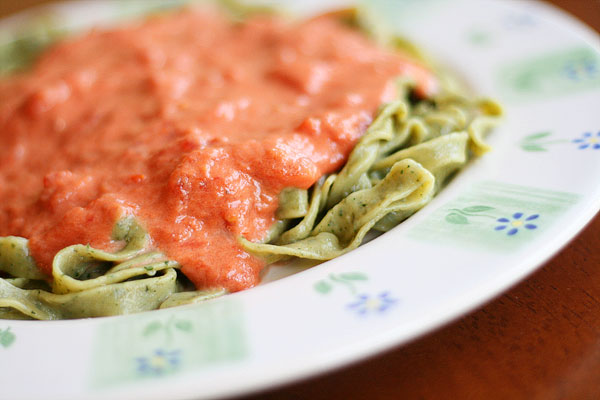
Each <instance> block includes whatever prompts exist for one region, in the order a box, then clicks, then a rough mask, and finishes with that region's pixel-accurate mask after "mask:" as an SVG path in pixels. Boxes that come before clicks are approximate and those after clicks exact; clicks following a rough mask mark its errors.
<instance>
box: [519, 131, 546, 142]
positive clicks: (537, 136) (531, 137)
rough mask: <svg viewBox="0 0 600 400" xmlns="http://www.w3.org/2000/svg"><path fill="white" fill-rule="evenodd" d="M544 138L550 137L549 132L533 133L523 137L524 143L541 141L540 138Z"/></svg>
mask: <svg viewBox="0 0 600 400" xmlns="http://www.w3.org/2000/svg"><path fill="white" fill-rule="evenodd" d="M546 136H550V132H540V133H534V134H531V135H528V136H525V139H524V140H525V141H534V140H537V139H541V138H545V137H546Z"/></svg>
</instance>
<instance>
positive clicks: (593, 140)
mask: <svg viewBox="0 0 600 400" xmlns="http://www.w3.org/2000/svg"><path fill="white" fill-rule="evenodd" d="M573 143H577V144H578V146H577V148H578V149H580V150H584V149H587V148H588V147H591V148H592V149H594V150H598V149H600V131H598V132H596V135H593V134H592V132H585V133H584V134H583V135H582V136H581V137H580V138H579V139H574V140H573Z"/></svg>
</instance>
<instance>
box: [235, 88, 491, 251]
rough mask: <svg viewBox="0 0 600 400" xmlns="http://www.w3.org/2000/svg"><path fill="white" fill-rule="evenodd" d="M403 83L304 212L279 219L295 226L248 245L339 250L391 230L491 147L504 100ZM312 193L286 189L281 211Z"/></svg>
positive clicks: (314, 193) (272, 248)
mask: <svg viewBox="0 0 600 400" xmlns="http://www.w3.org/2000/svg"><path fill="white" fill-rule="evenodd" d="M398 85H399V88H398V93H399V98H398V99H397V100H395V101H392V102H390V103H389V104H386V105H384V106H383V107H382V108H381V109H380V111H379V112H378V114H377V116H376V118H375V119H374V121H373V122H372V123H371V125H370V126H369V128H368V129H367V131H366V133H365V135H364V136H363V137H362V138H361V140H360V141H359V143H358V144H357V145H356V147H355V148H354V150H353V151H352V153H351V154H350V157H349V158H348V161H347V162H346V164H345V166H344V167H343V168H342V170H341V171H340V172H339V173H337V174H335V175H330V176H328V177H326V178H325V177H324V178H322V179H321V180H320V181H319V182H317V184H316V185H315V186H314V187H313V188H312V193H311V195H310V204H309V205H308V209H307V211H306V213H304V212H303V213H298V214H297V216H296V218H300V217H301V219H299V220H298V219H295V220H293V219H282V220H281V221H279V227H282V226H289V227H290V228H289V229H288V230H287V231H284V232H282V233H281V234H280V235H279V236H276V237H271V238H270V240H269V241H267V242H266V243H252V242H250V241H248V240H246V239H244V238H240V243H241V244H242V246H243V247H244V248H245V249H246V250H247V251H249V252H250V253H253V254H255V255H257V256H260V257H262V258H264V259H265V260H266V261H267V262H268V263H271V262H275V261H278V260H280V259H284V258H286V257H301V258H308V259H315V260H328V259H331V258H334V257H337V256H339V255H341V254H344V253H346V252H348V251H350V250H352V249H354V248H356V247H358V246H359V245H360V243H361V242H362V240H363V238H364V237H365V235H366V234H367V232H368V231H369V230H371V229H375V230H378V231H383V232H385V231H388V230H390V229H391V228H393V227H394V226H396V225H397V224H399V223H400V222H402V221H403V220H404V219H406V218H408V217H409V216H410V215H412V214H413V213H415V212H416V211H418V210H419V209H420V208H422V207H423V206H424V205H425V204H427V203H428V202H429V201H430V200H431V199H432V198H433V196H434V195H435V193H436V192H437V191H438V190H439V189H440V188H441V187H442V186H443V184H444V183H445V182H446V180H447V179H448V177H450V176H451V175H452V174H454V173H455V172H456V171H457V170H459V169H460V168H462V167H463V166H464V165H465V164H466V163H467V162H468V160H469V158H470V157H471V156H472V155H480V154H483V153H485V152H486V151H488V150H489V146H488V145H487V144H486V143H485V142H484V137H485V135H486V134H487V132H488V131H489V130H490V129H492V128H493V127H494V126H496V125H497V123H498V121H499V118H500V117H501V115H502V109H501V107H500V106H499V105H498V104H497V103H495V102H493V101H491V100H474V101H473V100H470V99H469V98H468V97H466V96H461V95H458V94H456V91H454V90H450V89H448V88H444V89H443V90H442V91H441V92H440V94H439V95H438V96H436V97H434V98H432V99H426V100H413V97H411V96H412V95H413V93H412V86H411V83H410V82H407V81H405V80H401V81H399V83H398ZM307 197H308V192H307V193H306V196H304V195H300V190H299V189H295V191H294V197H292V196H290V195H289V194H286V195H284V196H281V197H280V210H286V212H282V213H278V215H284V214H286V213H287V210H295V209H302V210H303V211H304V210H305V209H306V206H305V204H304V201H305V199H306V198H307ZM296 198H297V199H302V200H301V202H302V203H301V202H300V200H296Z"/></svg>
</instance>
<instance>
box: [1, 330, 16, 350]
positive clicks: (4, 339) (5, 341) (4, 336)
mask: <svg viewBox="0 0 600 400" xmlns="http://www.w3.org/2000/svg"><path fill="white" fill-rule="evenodd" d="M15 339H16V336H15V334H14V333H12V332H11V331H10V328H7V329H5V330H2V331H0V345H2V347H4V348H5V349H6V348H8V347H10V345H11V344H13V342H14V341H15Z"/></svg>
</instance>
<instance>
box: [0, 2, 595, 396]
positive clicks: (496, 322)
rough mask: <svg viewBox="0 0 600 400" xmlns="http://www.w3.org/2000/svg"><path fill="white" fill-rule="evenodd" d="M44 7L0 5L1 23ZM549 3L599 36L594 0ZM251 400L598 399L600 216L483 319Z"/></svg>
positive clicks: (473, 317)
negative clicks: (11, 15)
mask: <svg viewBox="0 0 600 400" xmlns="http://www.w3.org/2000/svg"><path fill="white" fill-rule="evenodd" d="M42 2H48V0H45V1H44V0H20V1H6V0H2V1H0V16H2V15H7V14H9V13H11V12H14V11H18V10H19V9H23V8H25V7H28V6H30V5H33V4H39V3H42ZM551 2H552V3H555V4H556V5H558V6H560V7H562V8H563V9H566V10H568V11H570V12H571V13H572V14H574V15H575V16H577V17H579V18H580V19H582V20H584V21H586V22H587V23H588V25H590V26H592V27H594V28H595V29H596V30H597V31H600V0H552V1H551ZM598 106H599V107H600V104H599V105H598ZM599 179H600V177H599ZM258 399H311V400H318V399H394V400H396V399H465V400H468V399H600V215H597V216H596V217H595V219H594V220H593V221H592V222H591V223H590V224H589V225H588V226H587V227H586V228H585V229H584V231H583V232H582V233H581V234H580V235H579V236H578V237H577V238H576V239H575V240H574V241H573V242H572V243H570V244H569V245H568V246H567V247H566V248H565V249H564V250H562V251H561V252H560V253H559V254H558V255H557V256H555V257H554V258H553V259H552V260H551V261H549V262H548V263H546V264H545V265H544V266H543V267H542V268H541V269H539V270H538V271H537V272H536V273H534V274H533V275H532V276H531V277H529V278H528V279H527V280H526V281H524V282H522V283H520V284H519V285H518V286H516V287H515V288H513V289H512V290H510V291H509V292H508V293H506V294H503V295H502V296H500V297H499V298H497V299H495V300H494V301H492V302H490V303H489V304H487V305H485V306H484V307H482V308H481V309H479V310H477V311H475V312H473V313H471V314H469V315H467V316H465V317H463V318H461V319H460V320H458V321H456V322H454V323H452V324H450V325H449V326H446V327H444V328H442V329H439V330H437V331H435V332H433V333H430V334H429V335H427V336H425V337H422V338H420V339H418V340H415V341H414V342H412V343H410V344H407V345H404V346H400V347H398V348H395V349H392V350H389V351H388V352H386V353H384V354H381V355H378V356H376V357H374V358H372V359H370V360H367V361H363V362H361V363H359V364H356V365H354V366H350V367H346V368H344V369H341V370H338V371H336V372H332V373H329V374H327V375H323V376H320V377H317V378H312V379H310V380H307V381H304V382H300V383H296V384H292V385H288V386H285V387H283V388H279V389H276V390H272V391H269V392H266V393H261V394H258V395H253V396H250V397H245V398H244V400H258Z"/></svg>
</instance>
